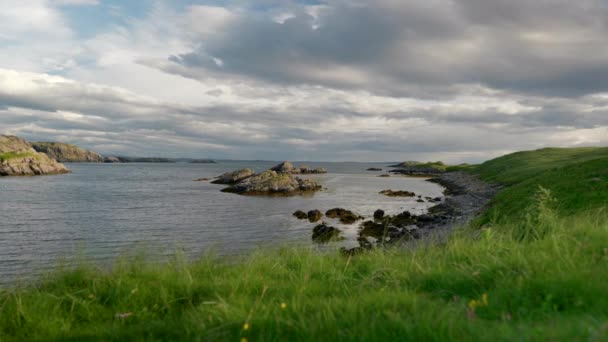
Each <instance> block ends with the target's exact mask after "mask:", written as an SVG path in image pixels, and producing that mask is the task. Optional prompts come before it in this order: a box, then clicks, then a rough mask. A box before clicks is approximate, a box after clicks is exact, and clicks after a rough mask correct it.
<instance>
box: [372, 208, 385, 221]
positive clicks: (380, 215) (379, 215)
mask: <svg viewBox="0 0 608 342" xmlns="http://www.w3.org/2000/svg"><path fill="white" fill-rule="evenodd" d="M383 217H384V210H382V209H378V210H376V211H374V219H376V220H381V219H382V218H383Z"/></svg>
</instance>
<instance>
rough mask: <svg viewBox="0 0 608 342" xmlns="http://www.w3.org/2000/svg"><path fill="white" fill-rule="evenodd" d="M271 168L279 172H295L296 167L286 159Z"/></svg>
mask: <svg viewBox="0 0 608 342" xmlns="http://www.w3.org/2000/svg"><path fill="white" fill-rule="evenodd" d="M270 170H271V171H275V172H278V173H293V172H294V171H295V170H296V168H295V167H294V166H293V164H292V163H290V162H288V161H285V162H282V163H281V164H279V165H276V166H273V167H271V168H270Z"/></svg>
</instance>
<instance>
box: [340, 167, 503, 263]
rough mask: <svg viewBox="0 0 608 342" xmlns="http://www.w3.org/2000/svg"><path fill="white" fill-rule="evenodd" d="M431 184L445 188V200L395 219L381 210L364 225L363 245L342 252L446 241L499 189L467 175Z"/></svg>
mask: <svg viewBox="0 0 608 342" xmlns="http://www.w3.org/2000/svg"><path fill="white" fill-rule="evenodd" d="M428 181H430V182H434V183H438V184H440V185H442V186H444V187H445V191H444V193H445V195H446V197H445V200H443V201H442V202H441V203H440V204H437V205H435V206H433V207H431V208H430V209H429V211H428V213H426V214H423V215H413V214H411V213H410V212H408V211H404V212H403V213H400V214H398V215H395V216H385V215H384V211H383V210H381V209H379V210H377V211H376V212H375V213H374V219H373V220H369V221H365V222H363V223H362V224H361V226H360V230H359V239H358V242H359V245H360V246H359V247H355V248H351V249H343V250H342V252H343V253H345V254H347V255H353V254H357V253H360V252H363V251H365V250H367V249H370V248H372V247H373V244H374V243H376V244H400V243H407V242H409V241H414V240H419V239H424V240H425V241H426V240H429V239H431V240H434V241H437V240H439V241H441V240H444V239H445V238H447V236H448V235H449V233H450V231H451V230H452V228H454V227H458V226H463V225H465V224H467V223H468V222H469V221H470V220H472V219H473V218H474V217H476V216H477V215H478V214H479V213H480V212H481V211H482V210H483V209H484V208H485V207H486V206H487V205H488V203H489V202H490V200H491V199H492V198H493V197H494V195H495V194H496V193H497V192H498V190H499V186H497V185H495V184H489V183H486V182H483V181H482V180H480V179H479V178H478V177H477V176H475V175H471V174H468V173H465V172H449V173H442V174H441V175H439V176H437V177H434V178H431V179H429V180H428ZM370 239H371V241H370Z"/></svg>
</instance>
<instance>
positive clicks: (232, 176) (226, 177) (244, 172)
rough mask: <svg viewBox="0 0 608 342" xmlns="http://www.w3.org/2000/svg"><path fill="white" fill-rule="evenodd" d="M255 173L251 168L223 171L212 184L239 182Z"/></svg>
mask: <svg viewBox="0 0 608 342" xmlns="http://www.w3.org/2000/svg"><path fill="white" fill-rule="evenodd" d="M254 174H255V171H253V170H252V169H241V170H236V171H232V172H227V173H224V174H223V175H221V176H219V177H218V178H217V179H216V180H214V181H213V182H211V183H213V184H236V183H238V182H241V181H243V180H245V179H247V178H249V177H251V176H253V175H254Z"/></svg>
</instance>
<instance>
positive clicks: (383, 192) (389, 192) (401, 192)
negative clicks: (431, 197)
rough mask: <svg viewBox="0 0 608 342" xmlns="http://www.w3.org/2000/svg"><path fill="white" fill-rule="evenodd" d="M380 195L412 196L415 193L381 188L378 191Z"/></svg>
mask: <svg viewBox="0 0 608 342" xmlns="http://www.w3.org/2000/svg"><path fill="white" fill-rule="evenodd" d="M380 194H381V195H385V196H388V197H414V196H416V194H415V193H413V192H410V191H402V190H399V191H394V190H382V191H380Z"/></svg>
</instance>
